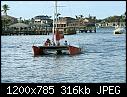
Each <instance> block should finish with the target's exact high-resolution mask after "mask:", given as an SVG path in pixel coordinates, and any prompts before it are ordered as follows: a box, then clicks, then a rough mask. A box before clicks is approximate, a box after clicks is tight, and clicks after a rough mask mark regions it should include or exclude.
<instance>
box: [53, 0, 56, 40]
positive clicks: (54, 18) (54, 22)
mask: <svg viewBox="0 0 127 97" xmlns="http://www.w3.org/2000/svg"><path fill="white" fill-rule="evenodd" d="M56 28H57V1H55V8H54V17H53V42H54V35H55V31H56Z"/></svg>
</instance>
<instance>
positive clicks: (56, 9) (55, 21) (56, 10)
mask: <svg viewBox="0 0 127 97" xmlns="http://www.w3.org/2000/svg"><path fill="white" fill-rule="evenodd" d="M55 16H56V21H55V23H56V29H57V18H58V17H57V1H55Z"/></svg>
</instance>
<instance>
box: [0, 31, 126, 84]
mask: <svg viewBox="0 0 127 97" xmlns="http://www.w3.org/2000/svg"><path fill="white" fill-rule="evenodd" d="M112 31H113V29H98V30H97V33H78V34H76V35H68V36H65V38H66V39H67V40H68V41H69V43H70V44H77V45H80V46H81V47H82V52H83V53H82V54H79V55H74V56H70V55H59V56H58V55H57V56H56V55H51V56H49V55H47V56H40V57H34V56H33V52H32V45H33V44H42V43H43V42H44V41H45V40H46V39H47V38H50V39H51V37H52V35H36V36H35V35H34V36H1V82H2V83H62V82H64V83H66V82H70V83H125V82H126V51H125V49H126V37H125V36H126V35H125V34H123V35H113V32H112Z"/></svg>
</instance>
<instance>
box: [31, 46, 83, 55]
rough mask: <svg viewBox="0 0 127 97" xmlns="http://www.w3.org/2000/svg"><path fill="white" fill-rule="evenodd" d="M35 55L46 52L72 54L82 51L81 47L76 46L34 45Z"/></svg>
mask: <svg viewBox="0 0 127 97" xmlns="http://www.w3.org/2000/svg"><path fill="white" fill-rule="evenodd" d="M32 48H33V52H34V55H35V56H36V55H46V54H53V53H55V54H70V55H75V54H79V53H81V48H78V47H75V46H70V45H69V46H32Z"/></svg>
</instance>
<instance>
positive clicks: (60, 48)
mask: <svg viewBox="0 0 127 97" xmlns="http://www.w3.org/2000/svg"><path fill="white" fill-rule="evenodd" d="M39 48H40V49H45V50H68V46H39Z"/></svg>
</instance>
